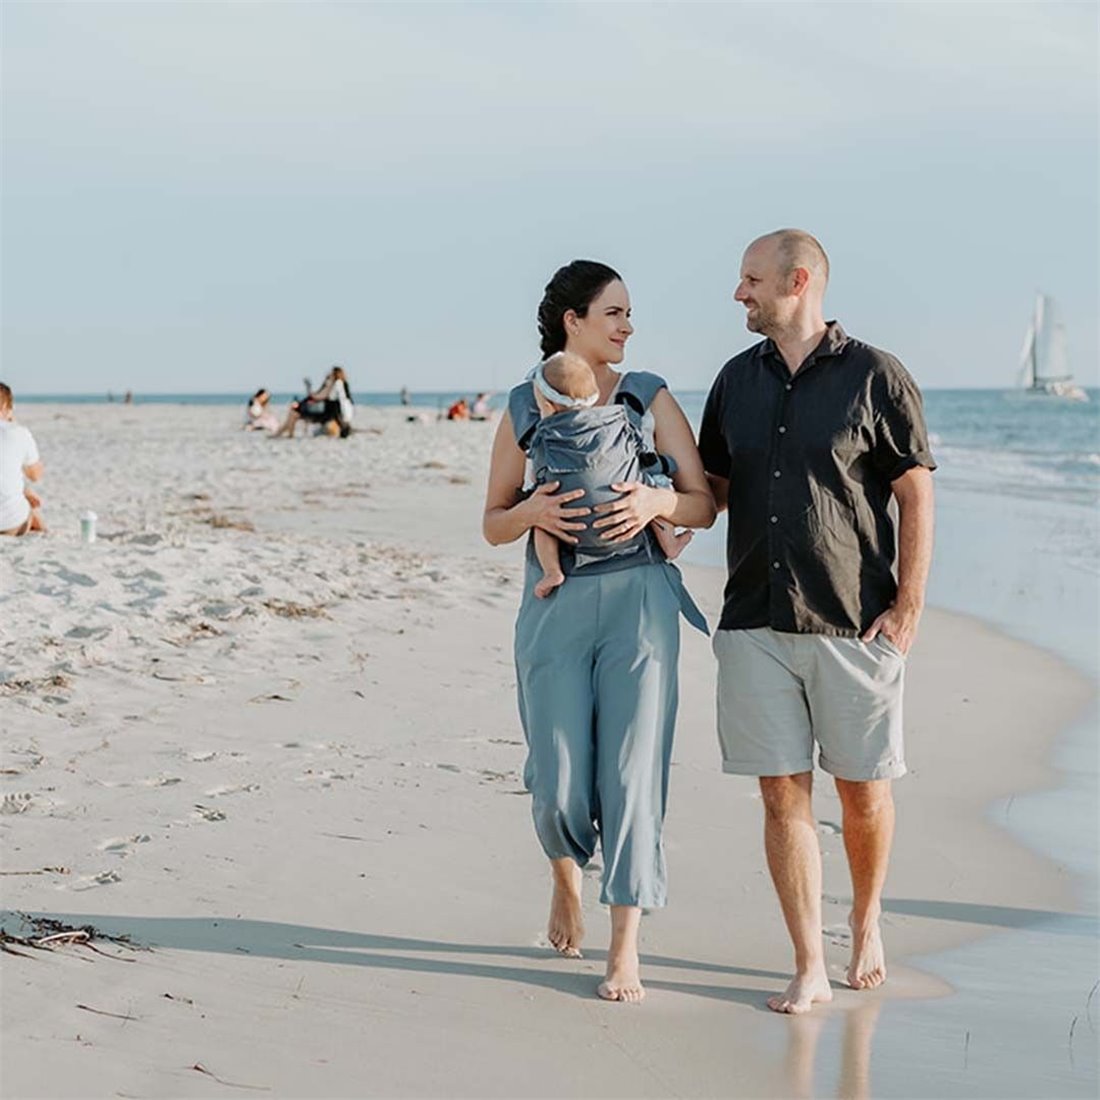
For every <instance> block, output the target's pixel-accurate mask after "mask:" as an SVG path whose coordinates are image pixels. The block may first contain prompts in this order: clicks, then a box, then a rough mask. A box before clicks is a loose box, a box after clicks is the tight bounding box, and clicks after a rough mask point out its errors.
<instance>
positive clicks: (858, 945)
mask: <svg viewBox="0 0 1100 1100" xmlns="http://www.w3.org/2000/svg"><path fill="white" fill-rule="evenodd" d="M849 924H850V926H851V929H852V961H851V963H850V964H849V965H848V984H849V985H850V986H851V987H852V988H853V989H874V988H876V986H880V985H882V983H883V982H884V981H886V951H885V949H884V948H883V946H882V933H881V932H880V931H879V926H878V918H877V917H872V918H870V919H868V920H867V921H865V922H864V923H863V924H857V923H856V921H855V918H854V917H851V916H850V917H849Z"/></svg>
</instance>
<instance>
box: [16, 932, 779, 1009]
mask: <svg viewBox="0 0 1100 1100" xmlns="http://www.w3.org/2000/svg"><path fill="white" fill-rule="evenodd" d="M43 920H49V921H57V922H60V924H62V925H65V926H69V927H74V928H79V927H82V926H85V925H91V926H92V927H94V928H95V929H96V931H97V932H99V933H101V934H103V935H105V936H112V937H119V936H122V937H127V938H128V939H129V941H130V942H131V943H133V944H134V945H135V946H140V947H150V948H156V947H161V948H168V949H172V950H177V951H203V952H208V953H212V954H226V955H255V956H259V957H261V958H269V959H285V960H293V961H296V962H317V963H329V964H332V963H335V964H339V965H342V966H362V967H369V968H375V969H385V970H396V971H407V972H409V973H418V974H423V973H430V974H451V975H457V976H464V977H473V978H489V979H494V980H499V981H511V982H518V983H520V984H523V985H534V986H541V987H543V988H546V989H554V990H557V991H558V992H561V993H568V994H572V995H574V996H577V997H583V998H585V999H586V1000H588V999H590V998H591V996H592V982H593V977H592V974H591V973H576V972H575V971H572V970H566V969H564V968H562V967H560V966H555V967H554V968H552V969H544V968H539V967H537V966H532V965H525V966H509V965H507V964H499V963H491V962H484V961H474V960H472V959H471V960H469V961H466V960H458V959H455V958H453V956H455V955H458V956H462V955H468V956H473V955H477V956H490V957H493V956H496V957H504V958H511V959H516V960H520V959H522V960H525V961H527V962H529V963H532V964H537V963H542V962H546V961H547V960H548V959H551V958H554V956H553V955H552V953H551V952H550V951H549V949H547V948H541V947H524V946H520V945H515V944H508V945H502V944H485V943H448V942H446V941H444V940H427V939H412V938H407V937H403V936H387V935H379V934H376V933H371V932H345V931H339V930H337V929H332V928H313V927H310V926H307V925H300V924H282V923H280V922H277V921H262V920H249V919H235V918H231V917H228V918H225V917H209V918H208V917H128V916H108V915H104V914H95V913H56V912H49V913H46V912H33V913H32V912H26V913H24V912H15V911H12V910H0V928H2V929H3V930H4V931H5V932H8V933H10V934H12V935H26V934H28V929H31V930H33V927H34V924H35V922H37V921H43ZM441 956H452V957H451V958H443V957H441ZM585 957H586V958H588V959H592V960H597V961H603V960H604V959H605V958H606V952H605V951H601V950H593V951H586V952H585ZM644 963H645V966H646V967H647V969H648V968H652V967H655V966H663V967H669V968H673V969H677V970H689V971H705V972H707V973H710V974H714V975H719V974H728V975H739V976H742V977H756V978H765V979H769V980H776V981H780V980H785V978H786V976H785V975H783V974H781V973H777V972H774V971H770V970H753V969H750V968H746V967H736V966H723V965H719V964H711V963H703V962H699V961H697V960H692V959H677V958H671V957H668V956H661V955H648V954H647V955H646V956H645V957H644ZM646 985H647V986H649V987H651V988H654V989H664V990H667V991H669V992H677V993H686V994H689V995H694V996H701V997H711V998H714V999H715V1000H721V1001H730V1002H737V1003H740V1004H745V1005H748V1006H750V1007H753V1008H761V1009H763V1008H764V1005H763V1000H764V998H763V994H762V993H761V991H760V990H759V989H743V988H739V987H735V986H728V985H696V984H694V983H691V982H684V981H666V980H662V979H659V978H654V977H653V976H652V970H650V977H649V978H647V980H646Z"/></svg>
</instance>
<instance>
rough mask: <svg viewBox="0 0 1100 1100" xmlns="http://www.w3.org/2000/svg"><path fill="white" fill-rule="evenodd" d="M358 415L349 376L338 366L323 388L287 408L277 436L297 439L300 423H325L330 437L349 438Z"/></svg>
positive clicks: (327, 376) (330, 374)
mask: <svg viewBox="0 0 1100 1100" xmlns="http://www.w3.org/2000/svg"><path fill="white" fill-rule="evenodd" d="M354 413H355V404H354V402H353V401H352V397H351V390H350V388H349V385H348V376H347V374H346V373H345V371H344V368H343V367H340V366H336V367H333V368H332V370H330V371H329V372H328V374H327V375H325V381H324V382H323V383H322V385H321V388H320V389H319V390H317V391H316V392H313V393H308V394H307V395H306V396H305V397H304V398H303V399H302V400H301V401H292V402H291V403H290V407H289V408H288V409H287V414H286V419H285V420H284V421H283V423H282V426H281V427H280V428H279V430H278V431H277V432H276V433H275V435H276V436H282V435H289V436H290V437H291V439H293V438H294V432H295V431H296V430H297V427H298V421H299V420H305V421H306V422H307V423H313V424H322V425H324V426H325V428H326V430H328V432H329V434H330V435H340V436H345V437H346V436H348V435H349V434H350V433H351V421H352V417H353V416H354Z"/></svg>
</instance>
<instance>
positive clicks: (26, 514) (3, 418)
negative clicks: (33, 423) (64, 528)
mask: <svg viewBox="0 0 1100 1100" xmlns="http://www.w3.org/2000/svg"><path fill="white" fill-rule="evenodd" d="M41 476H42V460H41V459H40V458H39V457H38V446H37V444H36V443H35V441H34V436H33V435H31V433H30V430H29V429H27V428H25V427H23V425H22V424H16V423H15V399H14V397H13V396H12V392H11V387H9V386H6V385H4V383H3V382H0V535H26V534H28V533H29V532H31V531H45V530H46V525H45V524H44V523H43V522H42V517H41V516H40V515H39V513H38V509H39V508H40V507H41V506H42V501H41V500H40V499H39V498H38V495H37V494H36V493H35V492H34V491H33V490H31V489H30V488H29V487H28V486H27V485H26V483H25V482H24V478H26V479H27V480H29V481H37V480H38V479H39V478H40V477H41Z"/></svg>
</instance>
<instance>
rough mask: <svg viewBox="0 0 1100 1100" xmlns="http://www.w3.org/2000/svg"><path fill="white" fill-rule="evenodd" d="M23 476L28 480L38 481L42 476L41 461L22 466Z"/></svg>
mask: <svg viewBox="0 0 1100 1100" xmlns="http://www.w3.org/2000/svg"><path fill="white" fill-rule="evenodd" d="M23 476H24V477H25V478H26V479H27V480H28V481H38V479H39V478H41V476H42V463H41V462H32V463H30V465H28V466H24V467H23Z"/></svg>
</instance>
